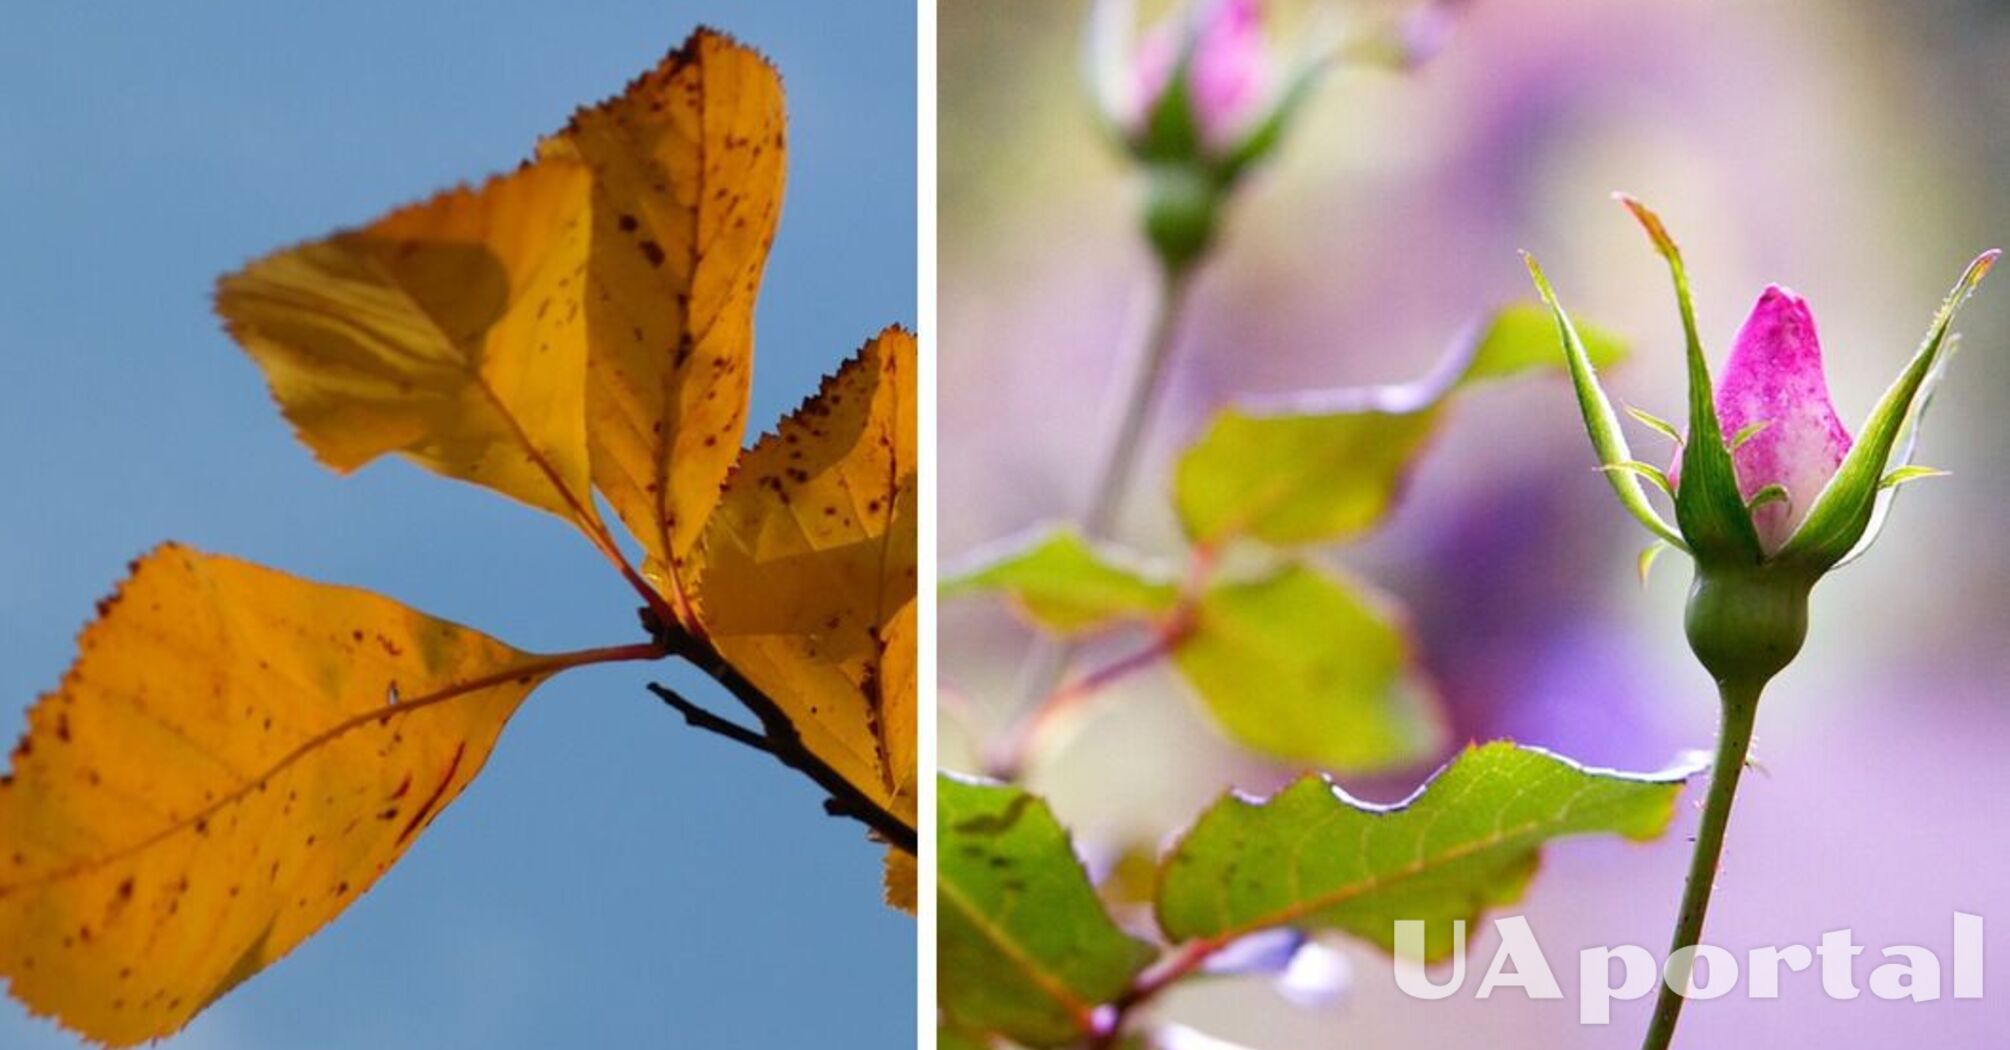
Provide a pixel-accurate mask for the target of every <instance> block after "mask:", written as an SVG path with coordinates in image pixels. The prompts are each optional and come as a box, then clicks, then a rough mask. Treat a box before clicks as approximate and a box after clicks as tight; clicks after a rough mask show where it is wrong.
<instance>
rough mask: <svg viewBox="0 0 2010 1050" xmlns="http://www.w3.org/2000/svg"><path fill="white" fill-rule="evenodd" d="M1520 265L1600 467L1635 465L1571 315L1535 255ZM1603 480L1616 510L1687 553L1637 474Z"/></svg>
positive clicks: (1612, 473) (1612, 474) (1617, 473)
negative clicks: (1543, 307) (1558, 342)
mask: <svg viewBox="0 0 2010 1050" xmlns="http://www.w3.org/2000/svg"><path fill="white" fill-rule="evenodd" d="M1522 261H1523V262H1524V263H1527V264H1528V275H1529V277H1531V278H1533V279H1534V280H1535V287H1536V290H1537V291H1538V292H1540V293H1541V294H1542V301H1543V302H1545V303H1547V304H1549V310H1550V315H1551V317H1552V319H1553V320H1554V321H1555V323H1556V330H1557V335H1558V336H1559V337H1561V338H1562V340H1563V354H1564V360H1565V361H1567V362H1568V363H1569V365H1570V383H1571V386H1572V387H1573V388H1574V389H1575V390H1576V392H1577V407H1578V411H1579V412H1581V413H1582V414H1583V416H1584V429H1585V431H1586V432H1587V433H1589V434H1590V435H1591V447H1592V450H1593V451H1595V452H1597V453H1598V462H1599V464H1600V465H1601V466H1604V467H1613V466H1617V465H1618V464H1621V463H1633V462H1638V461H1637V460H1635V459H1634V458H1633V450H1632V449H1631V448H1629V447H1627V444H1626V432H1625V431H1624V430H1621V429H1620V426H1619V413H1617V412H1615V411H1613V409H1612V399H1611V398H1608V397H1606V396H1605V390H1604V388H1602V387H1600V386H1599V385H1598V368H1597V362H1596V361H1595V360H1593V359H1592V356H1591V348H1590V347H1589V345H1587V344H1586V343H1585V341H1584V336H1583V335H1582V334H1580V333H1579V332H1578V330H1577V326H1576V325H1575V324H1573V323H1572V322H1571V320H1570V315H1569V314H1568V313H1565V312H1564V309H1563V303H1562V302H1561V301H1560V300H1558V299H1557V297H1556V289H1554V288H1551V287H1550V286H1549V278H1547V277H1544V276H1543V274H1542V266H1541V265H1540V264H1538V263H1537V262H1536V261H1535V256H1533V255H1529V254H1527V253H1523V255H1522ZM1663 425H1664V426H1665V425H1666V424H1663ZM1605 479H1606V480H1607V481H1609V482H1611V483H1612V491H1613V492H1614V493H1615V494H1616V495H1618V497H1619V504H1620V506H1622V507H1625V508H1626V511H1627V513H1629V514H1631V515H1633V517H1634V520H1636V521H1638V522H1640V524H1642V525H1645V526H1647V531H1649V532H1652V533H1653V534H1654V535H1656V536H1658V537H1660V539H1661V541H1662V542H1663V543H1666V544H1668V545H1669V546H1671V547H1673V548H1675V549H1676V550H1680V551H1686V550H1688V549H1689V545H1688V544H1686V543H1684V542H1682V534H1681V533H1679V532H1676V531H1675V526H1673V525H1670V524H1668V523H1667V522H1666V521H1664V520H1662V518H1661V515H1660V513H1659V512H1657V511H1655V509H1654V505H1653V504H1651V503H1649V502H1647V493H1646V492H1645V491H1643V490H1642V489H1641V488H1640V478H1639V477H1638V476H1637V475H1634V474H1631V473H1629V472H1627V471H1624V470H1607V471H1605Z"/></svg>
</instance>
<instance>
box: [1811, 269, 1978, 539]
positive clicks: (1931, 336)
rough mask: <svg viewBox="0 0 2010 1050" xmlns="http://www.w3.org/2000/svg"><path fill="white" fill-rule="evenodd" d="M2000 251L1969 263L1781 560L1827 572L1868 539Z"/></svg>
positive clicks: (1880, 399) (1879, 401)
mask: <svg viewBox="0 0 2010 1050" xmlns="http://www.w3.org/2000/svg"><path fill="white" fill-rule="evenodd" d="M2000 254H2001V253H2000V252H1997V251H1988V252H1984V253H1982V254H1981V255H1980V256H1978V257H1976V259H1975V261H1974V262H1972V263H1969V264H1968V269H1967V270H1965V271H1963V273H1962V274H1961V279H1960V280H1959V281H1957V282H1956V283H1955V285H1954V288H1953V290H1951V291H1949V292H1948V293H1947V298H1946V299H1945V300H1944V301H1942V302H1941V304H1940V310H1939V311H1938V312H1937V313H1936V314H1934V317H1933V323H1932V324H1931V325H1930V326H1929V327H1928V328H1927V332H1926V338H1925V340H1924V341H1922V342H1921V343H1920V346H1919V349H1918V350H1917V351H1915V352H1914V353H1913V355H1912V360H1911V361H1909V362H1908V363H1907V364H1906V366H1905V370H1904V371H1902V372H1900V373H1899V376H1898V379H1897V380H1896V381H1894V382H1893V383H1892V385H1891V386H1890V388H1889V389H1887V390H1886V391H1885V392H1884V396H1883V397H1881V398H1879V399H1878V402H1877V407H1876V408H1874V409H1872V411H1871V414H1870V420H1869V421H1868V422H1866V423H1865V424H1864V426H1863V430H1862V431H1861V432H1860V433H1858V435H1857V439H1856V445H1855V446H1854V447H1852V448H1851V449H1850V451H1849V455H1847V456H1845V457H1843V461H1842V466H1840V467H1838V468H1837V469H1836V473H1835V477H1833V478H1831V479H1829V483H1828V487H1826V488H1824V489H1823V490H1822V493H1821V495H1820V496H1819V497H1817V498H1816V499H1815V503H1814V506H1812V507H1810V508H1809V509H1808V516H1807V517H1806V518H1805V519H1803V520H1802V521H1801V526H1800V528H1798V529H1796V530H1795V531H1794V534H1793V536H1791V537H1789V538H1788V540H1787V542H1786V544H1785V545H1784V546H1782V547H1781V548H1780V552H1779V554H1778V556H1777V557H1778V560H1780V561H1784V562H1792V563H1794V564H1796V565H1801V566H1804V567H1807V568H1811V569H1814V570H1817V571H1823V570H1827V569H1829V568H1832V567H1834V566H1835V565H1837V564H1839V563H1840V562H1841V561H1842V560H1843V559H1844V557H1846V556H1847V555H1849V554H1850V553H1851V552H1852V551H1854V550H1855V549H1856V547H1857V541H1858V540H1860V539H1862V538H1863V536H1864V535H1865V533H1866V532H1867V531H1868V529H1869V527H1870V524H1871V519H1872V518H1873V517H1874V516H1875V515H1874V513H1873V511H1874V509H1875V506H1876V503H1877V498H1878V493H1879V491H1880V490H1881V488H1882V486H1881V484H1880V483H1881V482H1882V481H1883V479H1884V477H1885V468H1886V466H1887V465H1888V464H1889V462H1890V460H1891V452H1892V448H1893V446H1894V445H1895V444H1896V443H1897V441H1898V436H1899V433H1900V431H1901V430H1902V429H1904V426H1905V422H1906V419H1907V418H1908V417H1909V416H1910V415H1912V414H1913V405H1914V403H1915V402H1917V401H1919V400H1920V394H1921V391H1922V390H1923V389H1925V387H1926V386H1927V380H1928V378H1929V377H1930V376H1932V375H1933V373H1934V371H1935V369H1936V368H1937V367H1938V366H1939V364H1940V362H1941V360H1942V359H1943V358H1944V357H1945V354H1946V350H1947V348H1948V346H1949V343H1950V340H1949V339H1948V338H1947V332H1948V328H1949V327H1950V326H1951V325H1952V324H1953V323H1954V317H1955V315H1956V314H1957V313H1959V312H1960V310H1961V306H1962V304H1963V303H1965V302H1967V301H1968V297H1969V296H1970V295H1972V294H1974V292H1975V287H1976V286H1977V285H1978V284H1981V283H1982V278H1983V277H1984V276H1985V275H1986V274H1988V272H1989V268H1990V267H1991V266H1993V265H1995V263H1996V259H1997V257H1998V256H1999V255H2000ZM1922 407H1923V406H1922Z"/></svg>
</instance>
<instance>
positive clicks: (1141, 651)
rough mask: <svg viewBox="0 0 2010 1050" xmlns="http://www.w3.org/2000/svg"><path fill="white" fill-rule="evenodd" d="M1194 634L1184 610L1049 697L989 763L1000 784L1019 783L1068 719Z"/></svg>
mask: <svg viewBox="0 0 2010 1050" xmlns="http://www.w3.org/2000/svg"><path fill="white" fill-rule="evenodd" d="M1192 630H1193V621H1192V617H1191V616H1190V615H1187V614H1186V613H1185V612H1184V611H1183V610H1176V611H1175V612H1174V614H1173V616H1172V618H1171V619H1170V620H1169V621H1168V623H1167V625H1166V626H1164V627H1161V628H1159V629H1158V630H1157V631H1156V632H1154V634H1153V636H1152V638H1151V640H1150V641H1149V642H1147V643H1146V644H1144V645H1142V646H1139V647H1138V648H1136V649H1133V650H1131V651H1130V652H1128V653H1125V654H1124V655H1122V656H1119V657H1117V658H1116V659H1114V660H1112V661H1110V662H1109V663H1106V664H1103V665H1102V666H1100V667H1094V668H1091V669H1089V670H1088V671H1086V672H1084V673H1083V674H1081V675H1080V676H1078V677H1077V678H1075V679H1074V680H1073V681H1071V682H1068V683H1067V684H1065V685H1063V686H1061V687H1060V688H1059V689H1056V690H1054V691H1053V692H1052V693H1049V694H1048V695H1047V698H1046V699H1045V700H1044V701H1042V702H1041V703H1040V705H1039V706H1038V707H1037V708H1035V709H1034V710H1033V711H1032V712H1031V713H1030V714H1028V715H1027V716H1026V717H1025V718H1024V719H1023V720H1021V721H1020V722H1019V724H1018V726H1017V727H1016V728H1015V729H1014V731H1013V732H1011V733H1010V735H1009V736H1008V737H1007V738H1006V743H1005V746H1004V747H1003V748H1001V749H1000V751H1001V753H1000V754H999V755H998V757H996V758H995V759H994V760H993V761H992V762H991V763H990V766H991V770H990V772H991V775H992V776H994V777H997V778H998V779H1000V780H1017V779H1018V778H1019V776H1020V774H1022V773H1024V772H1025V769H1026V766H1027V765H1028V764H1030V763H1031V761H1032V760H1033V758H1034V756H1036V755H1038V754H1040V752H1041V746H1042V745H1043V744H1044V743H1045V742H1046V741H1047V740H1048V739H1049V738H1051V737H1052V736H1053V734H1054V730H1055V727H1056V726H1058V725H1060V724H1061V723H1062V721H1063V720H1064V719H1065V718H1066V717H1067V716H1068V715H1070V714H1072V713H1073V712H1074V711H1075V710H1077V709H1078V708H1080V707H1081V706H1082V705H1083V704H1085V703H1087V702H1088V701H1090V700H1092V699H1094V698H1095V697H1096V696H1097V695H1098V694H1100V693H1101V692H1103V691H1104V690H1105V689H1108V688H1110V687H1111V686H1114V685H1116V684H1117V683H1118V682H1121V681H1123V680H1124V679H1126V678H1129V677H1130V676H1131V675H1133V674H1136V673H1137V672H1139V671H1143V670H1146V669H1147V668H1151V667H1155V666H1157V665H1158V663H1159V662H1160V661H1162V660H1164V659H1165V658H1166V657H1168V656H1170V655H1172V651H1173V650H1174V649H1175V648H1177V647H1178V646H1179V644H1180V642H1182V641H1184V640H1185V639H1186V637H1187V635H1188V634H1190V633H1192Z"/></svg>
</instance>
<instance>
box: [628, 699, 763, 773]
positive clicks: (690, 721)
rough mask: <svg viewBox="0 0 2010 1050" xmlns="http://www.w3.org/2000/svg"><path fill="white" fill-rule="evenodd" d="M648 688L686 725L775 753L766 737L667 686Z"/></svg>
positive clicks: (757, 749) (756, 748)
mask: <svg viewBox="0 0 2010 1050" xmlns="http://www.w3.org/2000/svg"><path fill="white" fill-rule="evenodd" d="M648 688H649V691H650V692H652V693H655V694H656V697H657V699H659V700H662V701H663V702H664V703H666V704H669V705H670V706H671V707H674V708H676V709H677V713H678V714H681V715H683V716H684V721H685V723H686V724H687V725H691V726H695V727H697V728H699V729H703V730H705V731H706V732H709V733H717V734H719V735H720V736H722V737H725V738H726V739H728V740H731V741H733V742H734V743H736V744H744V745H746V746H747V747H750V748H753V749H754V750H756V751H759V752H761V753H763V754H769V755H772V754H774V753H775V749H774V746H773V745H772V744H770V743H769V742H768V738H767V737H764V736H762V735H761V734H759V733H756V732H754V731H753V730H751V729H748V728H747V727H746V726H743V725H741V724H739V723H738V722H734V721H732V720H731V719H727V718H722V717H720V716H719V715H716V714H713V713H712V712H710V711H708V710H706V709H704V708H702V707H699V706H698V705H697V704H695V703H692V702H691V701H690V700H687V699H685V697H684V695H683V694H682V693H679V692H677V691H676V690H674V689H672V688H670V687H669V686H667V685H662V684H660V683H657V682H650V683H648Z"/></svg>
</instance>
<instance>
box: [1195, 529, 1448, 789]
mask: <svg viewBox="0 0 2010 1050" xmlns="http://www.w3.org/2000/svg"><path fill="white" fill-rule="evenodd" d="M1173 660H1174V662H1175V664H1176V665H1177V666H1178V667H1179V669H1180V672H1181V673H1182V674H1184V675H1185V676H1186V679H1187V681H1188V682H1190V683H1192V685H1193V687H1194V688H1195V689H1196V690H1197V691H1198V692H1199V693H1200V696H1201V699H1202V700H1203V701H1205V702H1206V704H1207V707H1208V710H1209V711H1210V712H1211V713H1212V714H1213V715H1214V718H1215V721H1217V722H1218V723H1220V725H1221V727H1222V728H1223V729H1224V730H1226V731H1227V733H1228V735H1229V736H1230V737H1232V738H1234V739H1235V740H1236V741H1237V742H1239V743H1241V744H1242V745H1244V746H1246V747H1249V748H1253V749H1255V750H1257V751H1261V752H1263V753H1264V754H1267V755H1270V756H1271V757H1273V758H1278V759H1283V760H1285V761H1289V762H1302V763H1309V764H1313V765H1317V766H1321V767H1324V768H1327V769H1333V770H1340V771H1345V772H1365V771H1369V770H1381V769H1391V768H1397V767H1401V766H1405V765H1408V764H1410V763H1413V762H1416V761H1418V760H1420V759H1423V758H1425V757H1427V756H1429V755H1430V754H1431V752H1432V751H1434V750H1436V748H1437V747H1438V746H1439V743H1440V740H1441V738H1442V735H1443V732H1444V730H1443V727H1442V726H1441V725H1440V724H1439V722H1438V719H1437V716H1436V704H1435V698H1434V696H1433V695H1432V691H1431V689H1430V686H1429V685H1428V684H1427V683H1426V682H1425V681H1424V680H1423V678H1422V676H1421V675H1420V674H1419V673H1418V672H1417V671H1416V669H1415V668H1414V667H1413V666H1412V664H1411V652H1410V643H1409V639H1408V638H1407V637H1406V635H1405V633H1404V630H1403V628H1402V626H1400V625H1399V624H1398V622H1397V620H1396V618H1395V616H1394V615H1392V613H1391V611H1390V610H1389V608H1388V607H1387V602H1386V600H1385V599H1383V598H1381V597H1380V596H1378V595H1372V594H1369V593H1367V592H1365V591H1363V590H1361V589H1359V588H1357V587H1356V586H1355V585H1353V584H1351V583H1350V582H1348V581H1346V580H1343V579H1340V578H1338V577H1335V576H1331V575H1328V574H1326V573H1324V572H1321V571H1319V570H1317V569H1314V568H1311V567H1310V566H1307V565H1303V564H1294V565H1290V566H1287V567H1286V568H1284V569H1283V570H1281V571H1279V572H1277V573H1276V574H1274V575H1271V576H1268V577H1265V578H1263V579H1258V580H1253V581H1242V582H1230V583H1222V584H1217V585H1216V586H1215V587H1213V588H1211V589H1210V590H1209V591H1208V592H1207V593H1206V594H1205V595H1203V596H1202V597H1201V600H1200V602H1199V605H1198V607H1197V608H1196V610H1195V615H1194V622H1193V627H1192V630H1191V631H1190V632H1189V633H1188V634H1186V635H1185V636H1184V637H1183V638H1182V639H1181V640H1180V642H1179V643H1178V644H1177V645H1176V646H1175V648H1174V649H1173Z"/></svg>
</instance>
